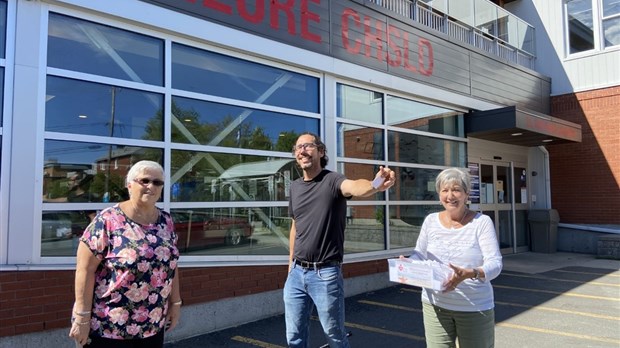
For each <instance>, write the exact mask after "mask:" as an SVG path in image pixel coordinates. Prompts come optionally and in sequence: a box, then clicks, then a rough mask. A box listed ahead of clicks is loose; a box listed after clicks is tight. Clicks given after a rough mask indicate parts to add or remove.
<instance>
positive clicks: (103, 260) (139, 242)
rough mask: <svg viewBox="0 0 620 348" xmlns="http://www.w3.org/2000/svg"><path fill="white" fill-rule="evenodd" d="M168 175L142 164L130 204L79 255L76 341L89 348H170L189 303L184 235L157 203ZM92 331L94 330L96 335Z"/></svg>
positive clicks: (89, 236) (131, 185) (95, 230)
mask: <svg viewBox="0 0 620 348" xmlns="http://www.w3.org/2000/svg"><path fill="white" fill-rule="evenodd" d="M163 176H164V171H163V168H162V167H161V166H160V165H159V164H158V163H156V162H152V161H140V162H138V163H136V164H135V165H134V166H133V167H132V168H131V169H130V170H129V172H128V173H127V179H126V186H127V189H128V190H129V200H127V201H124V202H121V203H119V204H117V205H115V206H113V207H110V208H107V209H104V210H103V211H101V212H100V213H99V214H98V215H97V216H96V217H95V219H94V220H93V221H92V222H91V224H90V225H89V226H88V227H87V228H86V230H85V231H84V235H83V236H82V238H81V243H80V245H79V247H78V251H77V265H76V273H75V304H74V308H73V324H72V327H71V330H70V333H69V336H70V337H72V338H74V339H75V340H76V341H77V343H78V344H80V345H86V347H149V348H150V347H163V344H164V331H165V328H167V330H171V329H172V328H174V327H175V326H176V325H177V323H178V320H179V316H180V306H181V304H182V301H181V294H180V290H179V277H178V270H177V261H178V259H179V251H178V249H177V247H176V243H177V235H176V233H174V225H173V222H172V218H171V217H170V214H169V213H167V212H165V211H162V210H160V209H159V208H157V207H156V206H155V203H156V202H157V201H158V200H159V198H160V197H161V192H162V187H163V184H164V181H163ZM89 328H90V330H89Z"/></svg>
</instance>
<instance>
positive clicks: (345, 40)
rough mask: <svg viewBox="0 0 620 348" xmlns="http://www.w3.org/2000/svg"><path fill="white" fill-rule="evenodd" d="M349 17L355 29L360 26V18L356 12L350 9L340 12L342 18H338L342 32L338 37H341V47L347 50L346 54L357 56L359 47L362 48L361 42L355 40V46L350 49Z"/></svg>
mask: <svg viewBox="0 0 620 348" xmlns="http://www.w3.org/2000/svg"><path fill="white" fill-rule="evenodd" d="M349 17H352V19H353V23H355V25H356V26H357V27H360V26H361V23H360V16H359V15H358V14H357V12H355V11H354V10H352V9H350V8H345V9H344V11H343V12H342V16H341V17H340V18H341V23H342V29H341V30H342V32H341V33H340V35H341V36H342V46H343V47H344V48H345V49H346V50H347V52H349V53H353V54H358V53H360V46H362V42H361V40H360V39H356V40H355V46H354V47H351V44H350V43H349V41H350V40H349V21H348V18H349Z"/></svg>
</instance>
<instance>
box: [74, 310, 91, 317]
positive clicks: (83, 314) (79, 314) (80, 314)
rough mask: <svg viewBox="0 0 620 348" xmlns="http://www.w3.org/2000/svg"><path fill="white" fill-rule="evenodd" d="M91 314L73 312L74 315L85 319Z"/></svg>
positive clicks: (88, 312) (87, 312)
mask: <svg viewBox="0 0 620 348" xmlns="http://www.w3.org/2000/svg"><path fill="white" fill-rule="evenodd" d="M90 313H91V312H90V311H84V312H73V314H75V315H78V316H80V317H85V316H87V315H89V314H90Z"/></svg>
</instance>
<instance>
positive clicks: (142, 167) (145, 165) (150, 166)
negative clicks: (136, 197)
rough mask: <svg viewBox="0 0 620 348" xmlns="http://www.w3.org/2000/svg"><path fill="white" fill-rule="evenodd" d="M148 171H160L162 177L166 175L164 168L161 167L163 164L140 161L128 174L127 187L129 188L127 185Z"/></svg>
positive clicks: (126, 178)
mask: <svg viewBox="0 0 620 348" xmlns="http://www.w3.org/2000/svg"><path fill="white" fill-rule="evenodd" d="M148 170H155V171H159V173H160V174H161V175H162V176H163V175H164V168H163V167H162V166H161V164H159V163H157V162H154V161H146V160H145V161H139V162H136V163H135V164H134V165H133V166H131V168H130V169H129V171H128V172H127V177H125V186H127V184H129V183H130V182H132V181H133V180H134V179H135V178H136V177H138V175H140V174H142V173H144V172H146V171H148Z"/></svg>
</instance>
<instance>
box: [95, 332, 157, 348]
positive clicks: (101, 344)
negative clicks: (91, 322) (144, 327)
mask: <svg viewBox="0 0 620 348" xmlns="http://www.w3.org/2000/svg"><path fill="white" fill-rule="evenodd" d="M90 340H91V342H90V343H89V344H87V345H85V346H84V348H163V346H164V330H161V331H160V332H159V333H158V334H157V335H155V336H151V337H148V338H142V339H135V340H115V339H111V338H103V337H98V336H90Z"/></svg>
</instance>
